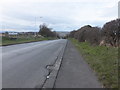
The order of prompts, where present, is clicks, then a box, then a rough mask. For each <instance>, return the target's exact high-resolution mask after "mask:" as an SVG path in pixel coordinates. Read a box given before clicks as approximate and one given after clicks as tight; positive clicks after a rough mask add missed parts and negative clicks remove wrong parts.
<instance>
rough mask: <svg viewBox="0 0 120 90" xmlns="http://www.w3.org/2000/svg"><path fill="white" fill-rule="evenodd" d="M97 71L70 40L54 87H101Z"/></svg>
mask: <svg viewBox="0 0 120 90" xmlns="http://www.w3.org/2000/svg"><path fill="white" fill-rule="evenodd" d="M101 87H102V86H101V84H100V82H99V81H98V79H97V77H96V75H95V73H94V72H93V70H92V69H91V68H90V67H89V65H88V64H87V63H86V62H85V61H84V60H83V58H82V57H81V56H80V53H79V52H78V50H77V49H76V48H75V46H74V45H73V44H72V43H71V42H70V41H68V44H67V47H66V50H65V53H64V57H63V61H62V64H61V67H60V70H59V73H58V76H57V79H56V82H55V86H54V88H101Z"/></svg>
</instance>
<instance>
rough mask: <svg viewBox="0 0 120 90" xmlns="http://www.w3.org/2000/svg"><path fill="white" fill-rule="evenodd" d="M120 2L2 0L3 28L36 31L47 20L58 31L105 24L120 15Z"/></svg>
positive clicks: (0, 5) (1, 15) (105, 0)
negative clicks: (118, 6)
mask: <svg viewBox="0 0 120 90" xmlns="http://www.w3.org/2000/svg"><path fill="white" fill-rule="evenodd" d="M118 1H119V0H29V1H28V0H2V1H1V3H0V7H1V9H0V10H1V12H0V13H1V14H0V17H2V18H1V21H0V23H1V25H0V28H2V26H6V28H7V29H13V28H14V29H15V30H18V29H19V30H20V29H21V30H25V31H28V30H33V31H34V30H35V28H37V30H39V25H40V24H42V23H47V24H48V26H49V27H50V28H53V29H54V30H58V31H64V30H68V31H70V30H73V29H78V28H80V27H81V26H82V25H86V24H91V25H94V26H95V25H96V26H102V25H103V24H104V23H105V22H107V21H110V20H112V19H116V18H117V15H118V14H117V13H118V12H117V3H118ZM40 17H42V18H40ZM35 18H36V26H35Z"/></svg>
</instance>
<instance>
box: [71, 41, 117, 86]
mask: <svg viewBox="0 0 120 90" xmlns="http://www.w3.org/2000/svg"><path fill="white" fill-rule="evenodd" d="M70 40H71V41H72V42H73V44H74V45H75V46H76V47H77V48H78V49H79V51H80V53H81V54H82V55H83V57H84V59H85V60H86V61H87V63H88V64H89V65H90V66H91V68H92V69H93V70H94V71H95V72H96V74H97V76H98V79H99V80H100V81H101V83H102V84H103V86H104V87H105V88H118V48H114V47H105V46H91V45H90V44H89V43H87V42H82V43H80V42H78V41H77V40H75V39H70Z"/></svg>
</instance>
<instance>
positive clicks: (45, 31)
mask: <svg viewBox="0 0 120 90" xmlns="http://www.w3.org/2000/svg"><path fill="white" fill-rule="evenodd" d="M39 28H40V30H39V32H38V34H40V35H42V36H44V37H56V38H59V35H58V34H57V33H56V32H55V31H52V28H48V27H47V25H46V24H43V25H40V26H39Z"/></svg>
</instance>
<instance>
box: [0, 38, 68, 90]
mask: <svg viewBox="0 0 120 90" xmlns="http://www.w3.org/2000/svg"><path fill="white" fill-rule="evenodd" d="M66 42H67V40H64V39H59V40H51V41H41V42H33V43H26V44H17V45H11V46H4V47H2V88H35V87H40V86H42V85H43V83H44V81H45V79H46V75H47V74H48V70H47V69H46V68H45V67H46V66H47V65H52V64H53V63H54V62H55V59H56V57H57V56H58V55H59V53H60V52H61V50H63V48H64V47H65V45H66Z"/></svg>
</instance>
